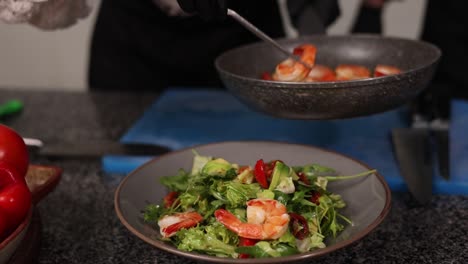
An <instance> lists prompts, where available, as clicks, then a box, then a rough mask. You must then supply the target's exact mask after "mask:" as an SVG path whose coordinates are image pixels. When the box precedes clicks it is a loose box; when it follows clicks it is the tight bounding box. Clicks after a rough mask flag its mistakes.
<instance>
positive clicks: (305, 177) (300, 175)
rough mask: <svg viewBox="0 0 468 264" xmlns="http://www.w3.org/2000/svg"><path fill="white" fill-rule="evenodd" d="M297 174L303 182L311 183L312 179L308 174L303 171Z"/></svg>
mask: <svg viewBox="0 0 468 264" xmlns="http://www.w3.org/2000/svg"><path fill="white" fill-rule="evenodd" d="M297 176H299V180H301V181H302V182H303V183H305V184H307V185H310V181H309V179H308V178H307V176H306V175H305V174H304V173H303V172H299V173H297Z"/></svg>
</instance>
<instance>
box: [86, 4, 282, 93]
mask: <svg viewBox="0 0 468 264" xmlns="http://www.w3.org/2000/svg"><path fill="white" fill-rule="evenodd" d="M234 2H235V3H236V6H235V7H233V9H234V8H236V11H238V13H240V14H241V15H243V16H245V17H246V18H247V19H249V20H250V21H251V22H253V23H254V24H255V25H257V26H258V27H259V28H260V29H261V30H263V31H265V32H266V33H267V34H269V35H270V36H272V37H274V38H276V37H282V36H283V34H284V33H283V28H282V25H281V19H280V14H279V11H278V7H277V4H276V1H274V0H271V1H266V0H263V1H252V0H237V1H234ZM254 41H258V39H257V38H256V37H255V36H254V35H252V34H251V33H250V32H249V31H247V30H245V29H244V28H243V27H241V26H240V25H238V24H237V23H236V22H235V21H233V20H232V19H229V18H228V19H227V20H226V21H223V22H205V21H203V20H202V19H200V18H198V17H195V16H194V17H189V18H180V17H168V16H166V15H165V14H164V13H162V11H160V10H159V9H158V8H157V6H156V5H154V4H153V3H152V2H151V1H150V0H103V1H102V3H101V8H100V10H99V14H98V18H97V22H96V25H95V30H94V33H93V36H92V43H91V54H90V65H89V74H88V81H89V86H90V89H100V90H110V89H113V90H153V91H158V90H162V89H165V88H167V87H169V86H210V87H221V83H220V80H219V79H218V76H217V73H216V71H215V68H214V60H215V58H216V57H217V56H218V55H220V54H221V53H222V52H224V51H226V50H228V49H231V48H234V47H237V46H239V45H242V44H246V43H250V42H254Z"/></svg>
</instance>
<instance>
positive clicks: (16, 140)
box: [0, 124, 29, 178]
mask: <svg viewBox="0 0 468 264" xmlns="http://www.w3.org/2000/svg"><path fill="white" fill-rule="evenodd" d="M0 161H2V162H5V163H8V164H10V165H11V166H12V167H13V168H15V169H16V171H17V172H18V174H19V176H20V177H23V178H24V177H25V176H26V172H27V171H28V165H29V153H28V149H27V147H26V144H25V143H24V140H23V138H22V137H21V136H20V135H19V134H18V133H16V131H14V130H13V129H11V128H9V127H7V126H5V125H1V124H0Z"/></svg>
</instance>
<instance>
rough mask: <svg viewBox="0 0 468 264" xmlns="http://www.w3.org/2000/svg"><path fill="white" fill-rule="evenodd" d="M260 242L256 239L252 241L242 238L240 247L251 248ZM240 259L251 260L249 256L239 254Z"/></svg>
mask: <svg viewBox="0 0 468 264" xmlns="http://www.w3.org/2000/svg"><path fill="white" fill-rule="evenodd" d="M257 242H258V240H256V239H251V238H245V237H240V238H239V246H240V247H250V246H254V245H255V244H256V243H257ZM239 258H250V255H249V254H245V253H241V254H239Z"/></svg>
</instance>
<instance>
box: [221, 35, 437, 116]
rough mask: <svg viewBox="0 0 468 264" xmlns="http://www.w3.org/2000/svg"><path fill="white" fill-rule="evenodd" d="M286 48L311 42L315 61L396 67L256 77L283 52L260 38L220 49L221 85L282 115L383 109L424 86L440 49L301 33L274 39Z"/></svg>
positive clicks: (254, 105) (412, 43)
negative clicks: (302, 78)
mask: <svg viewBox="0 0 468 264" xmlns="http://www.w3.org/2000/svg"><path fill="white" fill-rule="evenodd" d="M278 42H279V43H280V44H281V45H282V46H284V47H285V48H288V49H290V50H292V49H293V48H294V47H296V46H298V45H300V44H303V43H311V44H314V45H315V46H316V47H317V57H316V63H317V64H323V65H327V66H329V67H336V66H338V65H339V64H359V65H363V66H367V67H368V68H369V69H371V70H372V69H373V68H374V67H375V66H376V65H377V64H388V65H393V66H396V67H399V68H400V69H402V71H403V72H402V73H400V74H397V75H392V76H385V77H378V78H368V79H361V80H354V81H335V82H315V83H302V82H277V81H267V80H262V79H261V78H260V77H261V75H262V73H264V72H273V71H274V68H275V66H276V65H277V64H278V63H279V62H281V61H282V60H284V59H285V57H284V55H283V54H282V53H280V52H278V51H277V50H276V49H275V48H274V47H272V46H271V45H268V44H267V43H264V42H258V43H254V44H248V45H244V46H241V47H238V48H235V49H232V50H229V51H226V52H224V53H223V54H221V55H220V56H219V57H218V58H217V59H216V61H215V67H216V69H217V71H218V73H219V75H220V78H221V80H222V81H223V83H224V85H225V86H226V88H227V89H228V90H229V91H230V92H231V93H232V94H234V95H235V96H236V97H237V98H238V99H239V100H240V101H241V102H243V103H244V104H246V105H247V106H249V107H250V108H251V109H253V110H256V111H260V112H263V113H266V114H268V115H272V116H276V117H280V118H288V119H317V120H320V119H343V118H351V117H358V116H364V115H370V114H374V113H379V112H384V111H387V110H391V109H394V108H397V107H399V106H402V105H403V104H405V103H407V102H409V101H411V100H412V99H413V98H415V97H416V96H417V95H418V94H419V93H420V92H421V91H422V90H424V89H425V88H426V87H427V85H428V84H429V82H430V81H431V79H432V76H433V74H434V71H435V70H436V67H437V63H438V61H439V59H440V56H441V51H440V50H439V49H438V48H437V47H436V46H434V45H432V44H429V43H426V42H422V41H417V40H410V39H403V38H393V37H382V36H378V35H346V36H325V35H320V36H305V37H301V38H298V39H280V40H278Z"/></svg>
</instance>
